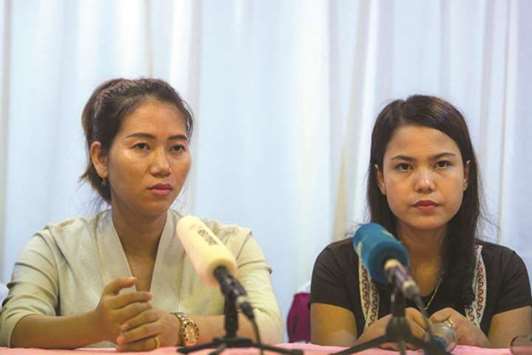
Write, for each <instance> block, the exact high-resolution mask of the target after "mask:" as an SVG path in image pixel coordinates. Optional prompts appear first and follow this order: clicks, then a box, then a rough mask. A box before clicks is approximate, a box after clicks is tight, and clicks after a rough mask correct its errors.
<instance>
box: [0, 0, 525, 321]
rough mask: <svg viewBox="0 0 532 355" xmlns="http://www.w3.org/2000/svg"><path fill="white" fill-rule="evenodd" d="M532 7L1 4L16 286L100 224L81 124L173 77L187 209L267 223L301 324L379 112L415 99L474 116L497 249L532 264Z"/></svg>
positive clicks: (1, 179) (6, 205) (389, 0)
mask: <svg viewBox="0 0 532 355" xmlns="http://www.w3.org/2000/svg"><path fill="white" fill-rule="evenodd" d="M530 13H532V2H529V1H526V0H522V1H519V0H513V1H512V0H491V1H489V0H471V1H462V0H440V1H437V0H432V1H426V0H417V1H414V0H401V1H399V0H396V1H393V0H381V1H377V0H376V1H340V0H338V1H328V0H314V1H310V0H289V1H286V0H270V1H260V0H253V1H252V0H249V1H245V0H240V1H239V0H233V1H218V0H203V1H196V0H190V1H178V0H176V1H170V0H168V1H141V0H123V1H108V0H77V1H75V0H41V1H38V0H11V1H9V0H0V17H1V20H0V21H2V22H0V31H2V32H1V36H0V50H1V51H2V52H1V53H2V55H1V57H0V80H1V82H0V95H1V99H0V113H1V117H0V139H1V141H0V160H1V161H0V242H1V243H0V248H1V249H0V250H1V251H2V255H1V256H0V261H1V276H2V281H4V282H5V281H7V280H8V279H9V276H10V273H11V270H12V265H13V263H14V261H15V259H16V258H17V255H18V254H19V252H20V250H21V248H22V247H23V246H24V244H25V243H26V242H27V241H28V239H29V238H30V237H31V235H32V233H34V232H35V231H37V230H39V229H41V228H42V227H43V226H44V225H45V224H46V223H48V222H57V221H60V220H62V219H65V218H68V217H71V216H75V215H84V214H90V213H92V212H94V209H95V207H94V204H93V198H94V195H93V194H92V192H91V191H90V189H89V188H88V187H87V186H86V185H83V184H80V183H79V181H78V177H79V175H80V174H81V172H82V171H83V169H84V166H85V164H86V157H85V151H84V142H83V135H82V130H81V125H80V113H81V110H82V107H83V104H84V103H85V101H86V100H87V99H88V96H89V95H90V93H91V91H92V90H93V89H94V88H95V87H96V86H97V85H98V84H99V83H101V82H102V81H104V80H107V79H109V78H113V77H117V76H124V77H132V78H136V77H140V76H154V77H160V78H162V79H165V80H167V81H169V82H170V83H171V84H172V85H173V86H174V87H175V88H176V89H177V90H178V91H179V92H180V93H181V94H182V95H183V97H185V98H186V99H187V101H188V102H189V103H190V104H191V106H192V108H193V111H194V113H195V117H196V128H197V129H196V131H195V135H194V138H193V171H192V172H191V175H190V176H189V181H188V184H187V187H186V189H185V191H184V193H183V195H182V196H181V198H180V200H179V201H178V203H177V206H176V207H177V208H179V209H181V210H183V211H184V212H188V213H193V214H197V215H200V216H203V217H210V218H216V219H219V220H221V221H223V222H227V223H238V224H241V225H244V226H248V227H250V228H252V229H253V231H254V233H255V237H256V238H257V240H258V241H259V243H260V244H261V246H262V247H263V249H264V251H265V254H266V256H267V258H268V260H269V262H270V264H271V265H272V267H273V270H274V272H273V282H274V287H275V290H276V293H277V295H278V297H279V300H280V302H281V306H282V309H283V311H284V312H285V314H286V311H287V309H288V307H289V305H290V301H291V297H292V295H293V293H294V292H296V291H297V290H298V289H299V288H300V287H301V286H302V285H304V284H305V283H306V282H307V281H308V280H309V279H310V274H311V270H312V265H313V262H314V259H315V257H316V256H317V253H319V251H321V250H322V249H323V247H324V246H325V245H326V244H328V243H329V242H331V241H332V240H335V239H338V238H341V237H342V236H343V234H344V232H345V228H346V226H347V225H348V224H349V223H352V222H354V221H362V220H364V218H365V214H366V206H365V188H364V187H365V183H366V167H367V161H368V155H369V140H370V132H371V127H372V124H373V121H374V118H375V116H376V114H377V113H378V111H379V110H380V109H381V108H382V107H383V105H385V104H386V103H388V102H390V101H391V100H393V99H395V98H405V97H406V96H408V95H411V94H414V93H424V94H432V95H437V96H441V97H443V98H445V99H447V100H449V101H451V102H452V103H453V104H455V105H456V106H457V107H458V108H460V109H461V110H462V111H463V112H464V114H465V116H466V118H467V120H468V123H469V126H470V129H471V133H472V136H473V140H474V144H475V148H476V151H477V154H478V158H479V161H480V165H481V169H482V178H483V184H484V191H485V196H486V205H487V210H488V212H489V218H490V220H491V222H492V228H488V229H486V231H487V233H488V234H489V235H488V239H490V240H493V241H498V242H500V243H503V244H505V245H508V246H510V247H512V248H514V249H517V250H518V251H519V253H520V255H521V256H522V257H523V258H524V259H525V260H526V261H527V263H528V265H529V267H532V249H531V248H529V247H528V243H527V239H526V238H527V236H528V231H530V230H532V219H531V218H530V217H529V215H530V212H529V211H530V210H531V207H532V202H531V197H532V186H531V185H530V183H529V181H530V180H531V179H532V169H531V168H530V167H531V166H532V164H531V163H532V161H531V160H532V158H531V154H530V152H532V142H531V139H530V138H529V137H530V133H529V132H532V119H531V114H532V106H531V105H530V104H529V102H530V97H532V96H531V94H532V84H531V83H532V64H531V63H532V41H530V33H532V23H531V21H529V20H528V18H527V16H528V14H530ZM493 226H494V228H493Z"/></svg>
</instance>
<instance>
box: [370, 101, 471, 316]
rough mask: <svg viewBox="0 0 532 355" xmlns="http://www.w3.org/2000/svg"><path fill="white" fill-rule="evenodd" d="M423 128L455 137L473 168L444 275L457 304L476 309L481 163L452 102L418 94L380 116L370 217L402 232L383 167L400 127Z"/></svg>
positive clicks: (447, 244) (448, 241)
mask: <svg viewBox="0 0 532 355" xmlns="http://www.w3.org/2000/svg"><path fill="white" fill-rule="evenodd" d="M404 125H417V126H424V127H430V128H433V129H437V130H439V131H441V132H443V133H445V134H446V135H447V136H449V137H450V138H451V139H452V140H453V141H454V142H455V143H456V144H457V145H458V148H459V149H460V153H461V155H462V161H463V162H464V168H465V166H466V164H468V165H469V178H468V186H467V189H466V190H465V192H464V196H463V200H462V205H461V206H460V209H459V210H458V212H457V213H456V215H455V216H454V217H453V218H452V219H451V220H450V221H449V223H448V226H447V234H446V237H445V240H444V244H443V253H442V260H443V265H442V267H443V270H442V272H443V273H445V275H446V279H447V280H448V282H449V287H448V289H449V290H451V292H449V295H450V296H451V297H453V298H454V300H455V303H456V304H457V305H462V306H466V305H470V304H471V302H472V301H473V298H474V294H473V289H472V279H473V271H474V266H475V243H476V231H477V224H478V220H479V216H480V197H479V182H478V180H479V177H478V167H477V160H476V158H475V152H474V150H473V145H472V144H471V139H470V136H469V131H468V128H467V124H466V122H465V120H464V117H463V116H462V114H461V113H460V112H459V111H458V110H457V109H456V108H455V107H453V106H452V105H451V104H450V103H448V102H446V101H444V100H442V99H440V98H437V97H433V96H424V95H414V96H410V97H409V98H407V99H406V101H405V100H395V101H393V102H391V103H390V104H388V105H387V106H386V107H384V109H383V110H382V111H381V112H380V114H379V115H378V117H377V120H376V122H375V126H374V127H373V133H372V135H371V153H370V162H369V167H368V186H367V198H368V204H369V211H370V218H371V221H372V222H376V223H379V224H381V225H382V226H384V227H385V228H386V229H387V230H389V231H390V232H392V233H395V234H396V233H397V229H396V227H397V224H396V217H395V216H394V214H393V213H392V211H391V209H390V207H389V206H388V203H387V201H386V196H384V195H383V194H382V193H381V191H380V190H379V188H378V185H377V168H376V166H377V167H378V169H382V166H383V159H384V153H385V152H386V148H387V146H388V143H389V142H390V139H391V138H392V135H393V134H394V132H395V131H396V130H397V128H399V127H401V126H404Z"/></svg>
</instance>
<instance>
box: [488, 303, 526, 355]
mask: <svg viewBox="0 0 532 355" xmlns="http://www.w3.org/2000/svg"><path fill="white" fill-rule="evenodd" d="M526 334H532V307H531V306H525V307H521V308H516V309H512V310H509V311H506V312H501V313H498V314H496V315H494V316H493V318H492V319H491V325H490V329H489V333H488V338H489V341H490V343H491V346H493V347H496V348H507V347H509V346H510V342H511V341H512V339H513V338H514V337H515V336H518V335H526Z"/></svg>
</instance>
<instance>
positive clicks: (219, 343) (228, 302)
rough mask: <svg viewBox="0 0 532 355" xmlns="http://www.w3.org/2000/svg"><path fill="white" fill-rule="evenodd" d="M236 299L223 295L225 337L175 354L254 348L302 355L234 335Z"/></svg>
mask: <svg viewBox="0 0 532 355" xmlns="http://www.w3.org/2000/svg"><path fill="white" fill-rule="evenodd" d="M236 301H237V299H236V297H235V296H234V294H232V293H228V294H226V295H225V311H224V315H225V318H224V328H225V335H224V336H223V337H216V338H214V339H213V340H211V341H210V342H208V343H203V344H198V345H193V346H185V347H180V348H177V352H180V353H183V354H189V353H191V352H194V351H199V350H203V349H209V348H214V350H213V351H212V352H210V353H209V355H218V354H220V353H221V352H222V351H224V350H225V349H229V348H255V349H259V350H261V352H262V350H268V351H273V352H276V353H279V354H287V355H303V351H301V350H297V349H292V350H290V349H284V348H280V347H277V346H271V345H267V344H262V343H257V342H254V341H253V340H251V339H249V338H243V337H239V336H237V335H236V333H237V331H238V312H237V307H236Z"/></svg>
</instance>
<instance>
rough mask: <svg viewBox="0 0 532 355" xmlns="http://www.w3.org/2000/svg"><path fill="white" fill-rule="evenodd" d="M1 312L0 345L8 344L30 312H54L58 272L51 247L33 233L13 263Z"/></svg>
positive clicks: (56, 300)
mask: <svg viewBox="0 0 532 355" xmlns="http://www.w3.org/2000/svg"><path fill="white" fill-rule="evenodd" d="M7 287H8V289H9V293H8V295H7V297H6V299H5V300H4V303H3V307H2V314H1V315H0V324H1V325H2V326H1V327H0V328H1V329H0V344H1V345H4V346H10V343H11V334H12V332H13V329H14V328H15V326H16V325H17V323H18V322H19V321H20V320H21V319H22V318H24V317H26V316H28V315H33V314H40V315H49V316H52V315H56V306H57V303H58V274H57V267H56V263H55V259H54V254H53V251H52V248H51V246H50V245H49V244H47V243H46V240H45V238H44V237H43V236H42V235H40V234H37V235H35V236H34V237H33V238H32V239H31V240H30V241H29V243H28V244H27V245H26V248H25V249H24V251H23V252H22V254H21V256H20V258H19V260H18V261H17V262H16V263H15V267H14V270H13V274H12V277H11V281H10V282H9V283H8V284H7Z"/></svg>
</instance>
